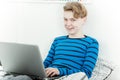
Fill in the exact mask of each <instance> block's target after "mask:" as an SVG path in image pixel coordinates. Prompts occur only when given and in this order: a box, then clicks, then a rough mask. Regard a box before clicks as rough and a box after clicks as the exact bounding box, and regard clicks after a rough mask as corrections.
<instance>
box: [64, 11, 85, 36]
mask: <svg viewBox="0 0 120 80" xmlns="http://www.w3.org/2000/svg"><path fill="white" fill-rule="evenodd" d="M84 22H85V19H84V18H74V16H73V12H72V11H64V24H65V28H66V30H67V32H68V34H69V35H75V34H77V33H79V32H80V31H81V26H82V25H83V23H84Z"/></svg>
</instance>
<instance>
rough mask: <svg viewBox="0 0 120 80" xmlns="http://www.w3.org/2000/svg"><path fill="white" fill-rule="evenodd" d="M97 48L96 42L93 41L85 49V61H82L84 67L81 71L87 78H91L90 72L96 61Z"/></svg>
mask: <svg viewBox="0 0 120 80" xmlns="http://www.w3.org/2000/svg"><path fill="white" fill-rule="evenodd" d="M98 47H99V44H98V42H97V41H96V40H94V41H93V42H92V43H91V44H90V46H89V47H88V49H87V53H86V56H85V60H84V65H83V67H82V69H81V71H82V72H85V73H86V75H87V76H88V78H90V77H91V75H92V71H93V69H94V67H95V64H96V61H97V57H98Z"/></svg>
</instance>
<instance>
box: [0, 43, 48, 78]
mask: <svg viewBox="0 0 120 80" xmlns="http://www.w3.org/2000/svg"><path fill="white" fill-rule="evenodd" d="M0 61H1V64H2V66H3V69H4V70H5V71H6V72H8V73H17V74H23V75H31V76H39V77H40V78H45V77H46V75H45V70H44V66H43V62H42V58H41V55H40V51H39V48H38V46H36V45H28V44H18V43H5V42H0Z"/></svg>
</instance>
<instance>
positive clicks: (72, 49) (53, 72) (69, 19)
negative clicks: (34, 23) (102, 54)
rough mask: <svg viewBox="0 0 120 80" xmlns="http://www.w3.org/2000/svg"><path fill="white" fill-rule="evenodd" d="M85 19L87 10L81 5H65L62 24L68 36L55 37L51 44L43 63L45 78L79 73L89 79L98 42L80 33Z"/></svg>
mask: <svg viewBox="0 0 120 80" xmlns="http://www.w3.org/2000/svg"><path fill="white" fill-rule="evenodd" d="M86 18H87V10H86V8H85V7H84V6H83V5H82V4H81V3H79V2H68V3H66V5H65V6H64V24H65V28H66V30H67V32H68V35H65V36H60V37H57V38H55V40H54V42H53V43H52V45H51V49H50V51H49V54H48V56H47V57H46V59H45V61H44V66H45V68H46V70H45V71H46V74H47V76H49V77H53V76H64V75H70V74H73V73H77V72H80V73H85V74H86V75H87V77H88V78H90V77H91V75H92V71H93V69H94V67H95V64H96V60H97V57H98V42H97V40H96V39H94V38H92V37H90V36H87V35H85V34H84V33H83V32H82V26H83V25H84V23H85V21H86Z"/></svg>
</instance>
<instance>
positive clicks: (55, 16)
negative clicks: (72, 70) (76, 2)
mask: <svg viewBox="0 0 120 80" xmlns="http://www.w3.org/2000/svg"><path fill="white" fill-rule="evenodd" d="M27 1H28V0H26V2H24V1H20V0H14V1H12V0H11V1H9V0H1V1H0V41H6V42H19V43H28V44H37V45H39V47H40V49H41V53H42V57H43V58H45V56H46V55H47V52H48V50H49V47H50V44H51V42H52V41H53V39H54V38H55V37H56V36H59V35H64V34H66V32H65V30H64V25H63V10H62V6H63V5H64V4H62V3H44V2H42V3H41V2H40V1H37V0H36V2H34V1H33V2H27ZM118 1H119V0H114V1H110V0H91V2H90V3H88V4H85V6H86V7H87V9H88V20H87V23H86V25H85V26H84V32H85V34H88V35H90V36H93V37H94V38H96V39H97V40H98V41H99V44H100V52H99V53H100V56H101V57H102V58H104V59H105V60H107V61H109V62H112V63H113V64H115V66H116V67H117V68H116V69H117V71H116V72H114V74H113V76H112V77H111V78H110V79H109V80H113V79H114V80H120V77H119V76H118V74H117V72H120V63H119V61H120V56H119V52H120V42H119V41H120V36H119V34H120V31H119V29H120V28H119V26H120V22H119V21H120V20H119V19H120V15H119V14H120V10H119V9H118V8H119V7H120V5H119V2H118ZM118 70H119V71H118Z"/></svg>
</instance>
